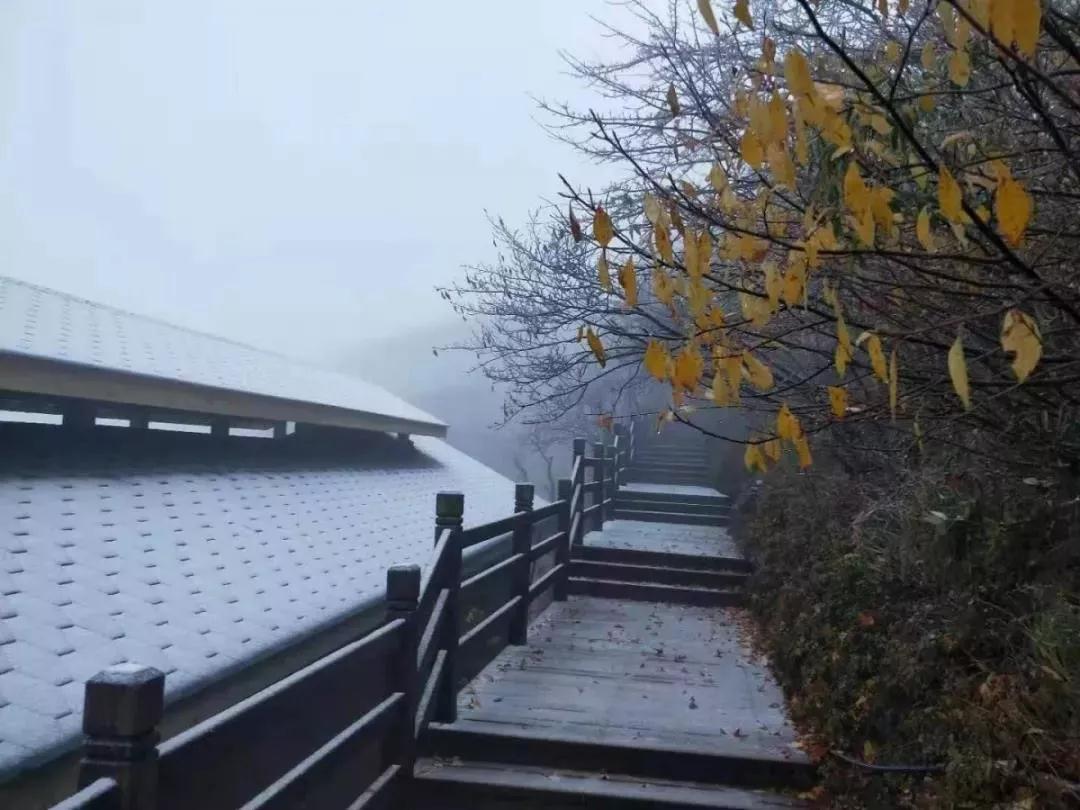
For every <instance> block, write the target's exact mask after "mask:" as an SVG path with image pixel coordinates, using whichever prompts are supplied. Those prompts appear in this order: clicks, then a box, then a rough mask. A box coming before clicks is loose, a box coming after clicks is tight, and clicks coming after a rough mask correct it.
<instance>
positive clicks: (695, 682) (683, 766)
mask: <svg viewBox="0 0 1080 810" xmlns="http://www.w3.org/2000/svg"><path fill="white" fill-rule="evenodd" d="M699 450H700V444H699V445H696V446H695V445H694V444H693V442H692V441H690V440H687V439H686V437H685V435H683V438H682V440H681V441H679V442H678V444H674V443H672V444H667V445H665V444H664V443H662V441H658V440H655V439H654V440H652V442H651V443H650V444H649V445H648V446H645V447H642V448H640V451H639V456H638V459H639V462H637V463H638V465H639V466H638V467H637V468H636V472H637V474H633V473H632V479H633V478H654V479H655V478H660V479H663V478H664V477H665V476H667V477H668V478H669V479H670V480H669V481H664V480H660V481H658V482H657V483H648V482H643V481H633V480H632V482H631V483H623V485H622V486H621V488H620V489H619V491H618V492H617V493H615V502H614V509H613V514H614V519H609V520H607V521H606V522H605V523H604V524H603V527H602V530H597V531H590V532H588V533H587V534H586V535H585V537H584V542H583V545H581V546H577V547H575V548H574V549H573V552H572V560H571V565H570V579H569V582H568V590H569V593H570V594H571V595H570V597H569V599H568V600H567V601H565V602H554V603H552V604H551V605H550V606H549V607H548V608H547V609H546V610H545V611H544V612H543V613H541V614H540V616H539V617H538V618H537V619H536V620H535V621H534V622H533V623H532V625H530V628H529V643H528V644H527V645H523V646H516V647H515V646H509V647H506V648H505V649H503V651H502V652H501V653H499V655H498V656H497V657H496V658H495V659H494V660H493V661H492V663H491V664H489V665H488V667H486V668H485V669H484V670H483V671H482V672H481V673H480V674H479V675H478V676H477V677H476V678H475V679H474V680H473V681H472V682H471V683H470V684H469V685H468V686H467V687H466V688H465V689H464V690H463V691H462V692H461V693H460V698H459V711H458V721H457V722H456V723H453V724H451V725H445V726H443V725H438V724H433V725H432V726H431V727H430V729H429V732H428V735H427V738H426V739H425V741H424V743H425V745H424V748H425V750H424V754H425V756H424V757H423V758H421V760H420V761H419V762H418V763H417V772H416V780H415V784H416V790H417V796H416V798H417V802H416V803H415V806H416V807H424V808H431V810H503V809H504V808H505V810H510V809H511V808H524V807H529V808H537V809H539V808H545V809H546V810H563V808H566V809H567V810H568V809H569V808H580V807H589V808H598V809H603V808H612V810H614V809H615V808H620V809H621V808H641V810H645V809H646V808H649V810H683V809H684V808H730V809H731V810H769V809H770V808H773V809H775V808H796V807H806V804H805V803H804V802H802V801H800V800H798V799H797V798H795V793H796V792H797V791H798V790H799V789H804V788H806V787H808V786H810V785H811V784H812V783H813V781H814V779H815V773H814V767H813V765H812V764H811V762H810V761H809V759H808V758H807V756H806V755H805V754H804V753H803V752H802V750H801V749H800V748H799V747H798V746H797V745H796V741H795V732H794V730H793V729H792V727H791V725H790V724H789V723H788V721H787V717H786V713H785V710H784V708H783V705H784V704H783V697H782V695H781V692H780V689H779V687H778V685H777V684H776V682H775V680H774V679H773V677H772V675H771V673H770V672H769V671H768V669H767V667H766V666H765V665H764V664H763V663H762V662H761V661H759V660H758V659H757V658H756V657H755V656H754V654H753V652H752V651H751V650H750V648H749V647H748V646H747V643H746V641H745V639H744V638H743V637H742V634H741V633H740V631H739V627H740V626H742V624H743V622H744V621H746V617H745V615H744V614H743V612H742V609H741V608H740V607H737V606H738V605H741V604H742V601H743V593H742V587H743V582H744V580H745V578H746V577H747V575H748V572H749V570H750V566H749V564H748V563H747V562H746V561H745V560H744V559H743V558H742V557H741V555H740V554H739V551H738V548H737V547H736V546H735V544H734V542H733V541H732V538H731V536H730V535H729V534H728V531H727V529H726V528H725V524H726V521H727V513H728V508H729V500H728V498H727V497H726V496H725V495H723V494H721V493H719V492H717V491H716V490H715V489H713V488H712V487H709V486H706V485H705V482H706V481H707V480H708V474H707V465H706V463H705V461H704V453H703V452H698V451H699ZM680 453H681V454H682V455H680ZM691 460H692V463H691V464H685V465H684V466H688V467H689V466H694V465H696V466H697V469H695V470H692V471H687V470H683V469H678V470H676V469H675V468H674V467H673V466H672V462H676V463H680V464H681V463H683V462H684V461H691ZM650 466H652V467H655V469H651V470H650V469H649V468H650ZM689 478H695V479H700V480H694V481H693V482H690V481H688V480H687V479H689ZM671 481H674V482H675V483H672V482H671ZM638 516H640V517H641V519H626V518H635V517H638ZM784 791H786V792H784Z"/></svg>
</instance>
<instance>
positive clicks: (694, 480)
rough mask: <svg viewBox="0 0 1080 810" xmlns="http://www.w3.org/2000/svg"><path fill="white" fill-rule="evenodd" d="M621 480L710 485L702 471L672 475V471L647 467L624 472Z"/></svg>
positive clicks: (646, 482)
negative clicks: (655, 470)
mask: <svg viewBox="0 0 1080 810" xmlns="http://www.w3.org/2000/svg"><path fill="white" fill-rule="evenodd" d="M622 480H623V481H628V482H632V483H639V484H689V485H690V486H696V487H707V486H711V481H710V480H709V478H708V476H706V475H705V474H704V473H697V474H694V475H674V474H672V473H657V472H653V471H652V470H649V469H631V470H628V471H627V473H626V476H625V478H623V479H622Z"/></svg>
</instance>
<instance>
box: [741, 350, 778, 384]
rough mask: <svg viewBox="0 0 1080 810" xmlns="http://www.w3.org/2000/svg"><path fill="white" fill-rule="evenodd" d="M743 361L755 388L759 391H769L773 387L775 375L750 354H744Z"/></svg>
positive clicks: (747, 374)
mask: <svg viewBox="0 0 1080 810" xmlns="http://www.w3.org/2000/svg"><path fill="white" fill-rule="evenodd" d="M742 359H743V365H744V366H745V368H746V377H747V379H749V380H750V384H751V385H752V386H754V388H756V389H757V390H758V391H768V390H769V389H770V388H772V387H773V373H772V370H771V369H770V368H769V367H768V366H767V365H765V364H764V363H762V362H761V361H760V360H758V359H757V358H756V357H754V355H752V354H750V352H743V356H742Z"/></svg>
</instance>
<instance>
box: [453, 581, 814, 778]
mask: <svg viewBox="0 0 1080 810" xmlns="http://www.w3.org/2000/svg"><path fill="white" fill-rule="evenodd" d="M739 620H740V617H739V614H738V609H733V608H702V607H693V606H684V605H666V604H657V603H648V602H621V601H616V600H607V599H595V598H591V597H574V598H571V599H570V600H569V601H567V602H563V603H558V604H555V605H553V606H552V607H551V608H550V609H549V610H548V611H547V612H545V613H544V614H543V616H541V618H540V619H539V620H538V621H537V622H535V623H534V625H533V626H532V628H530V631H531V635H532V640H531V642H530V644H529V645H528V646H524V647H507V648H506V649H505V650H503V652H502V653H500V654H499V656H498V657H497V658H496V659H495V660H494V661H493V662H492V665H491V666H490V667H488V669H486V670H485V671H484V672H482V673H481V674H480V676H479V677H477V678H476V679H475V680H474V681H473V682H472V683H471V684H470V685H469V686H468V687H467V688H466V689H465V690H464V691H463V692H462V694H461V699H460V702H459V715H458V717H459V720H458V722H459V725H461V726H462V727H463V728H466V729H468V728H474V729H478V730H485V731H486V730H490V729H491V728H492V727H494V728H496V729H499V730H502V731H514V732H541V733H543V734H544V735H546V736H553V737H558V738H560V739H568V740H585V741H602V742H605V743H610V744H615V745H620V746H622V745H626V746H642V745H646V746H659V747H663V748H666V749H669V750H680V749H685V750H687V751H700V750H708V751H710V752H714V753H721V752H727V753H730V754H732V755H735V756H740V757H752V758H755V759H772V760H776V761H780V762H799V761H802V760H804V759H805V755H804V754H803V753H802V752H801V751H800V750H799V749H798V748H797V747H795V745H794V742H795V735H794V731H793V729H792V728H791V726H790V725H789V724H788V722H787V720H786V718H785V716H784V712H783V709H782V705H783V697H782V695H781V693H780V691H779V688H778V687H777V685H776V682H775V681H774V680H773V678H772V676H771V675H770V674H769V672H768V670H767V669H765V668H764V667H763V666H761V665H760V664H759V663H757V662H756V661H755V660H754V658H753V656H752V655H751V653H750V650H749V649H748V648H747V647H746V645H745V644H744V643H743V642H742V641H741V640H740V639H739V634H738V631H737V623H738V621H739Z"/></svg>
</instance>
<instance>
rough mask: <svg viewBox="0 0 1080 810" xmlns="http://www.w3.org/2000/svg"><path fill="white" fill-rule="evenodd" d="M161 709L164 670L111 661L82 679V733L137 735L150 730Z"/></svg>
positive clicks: (163, 697) (116, 735)
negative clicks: (87, 678)
mask: <svg viewBox="0 0 1080 810" xmlns="http://www.w3.org/2000/svg"><path fill="white" fill-rule="evenodd" d="M164 708H165V673H163V672H162V671H161V670H159V669H155V668H154V667H148V666H143V665H142V664H136V663H126V664H114V665H113V666H111V667H109V668H108V669H104V670H102V671H101V672H99V673H98V674H97V675H95V676H94V677H92V678H91V679H90V680H88V681H87V682H86V692H85V693H84V702H83V732H84V733H85V734H87V735H90V736H102V737H137V736H140V735H142V734H145V733H147V732H149V731H152V730H153V729H154V727H155V726H156V725H157V724H158V722H159V721H160V720H161V715H162V712H163V711H164Z"/></svg>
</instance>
